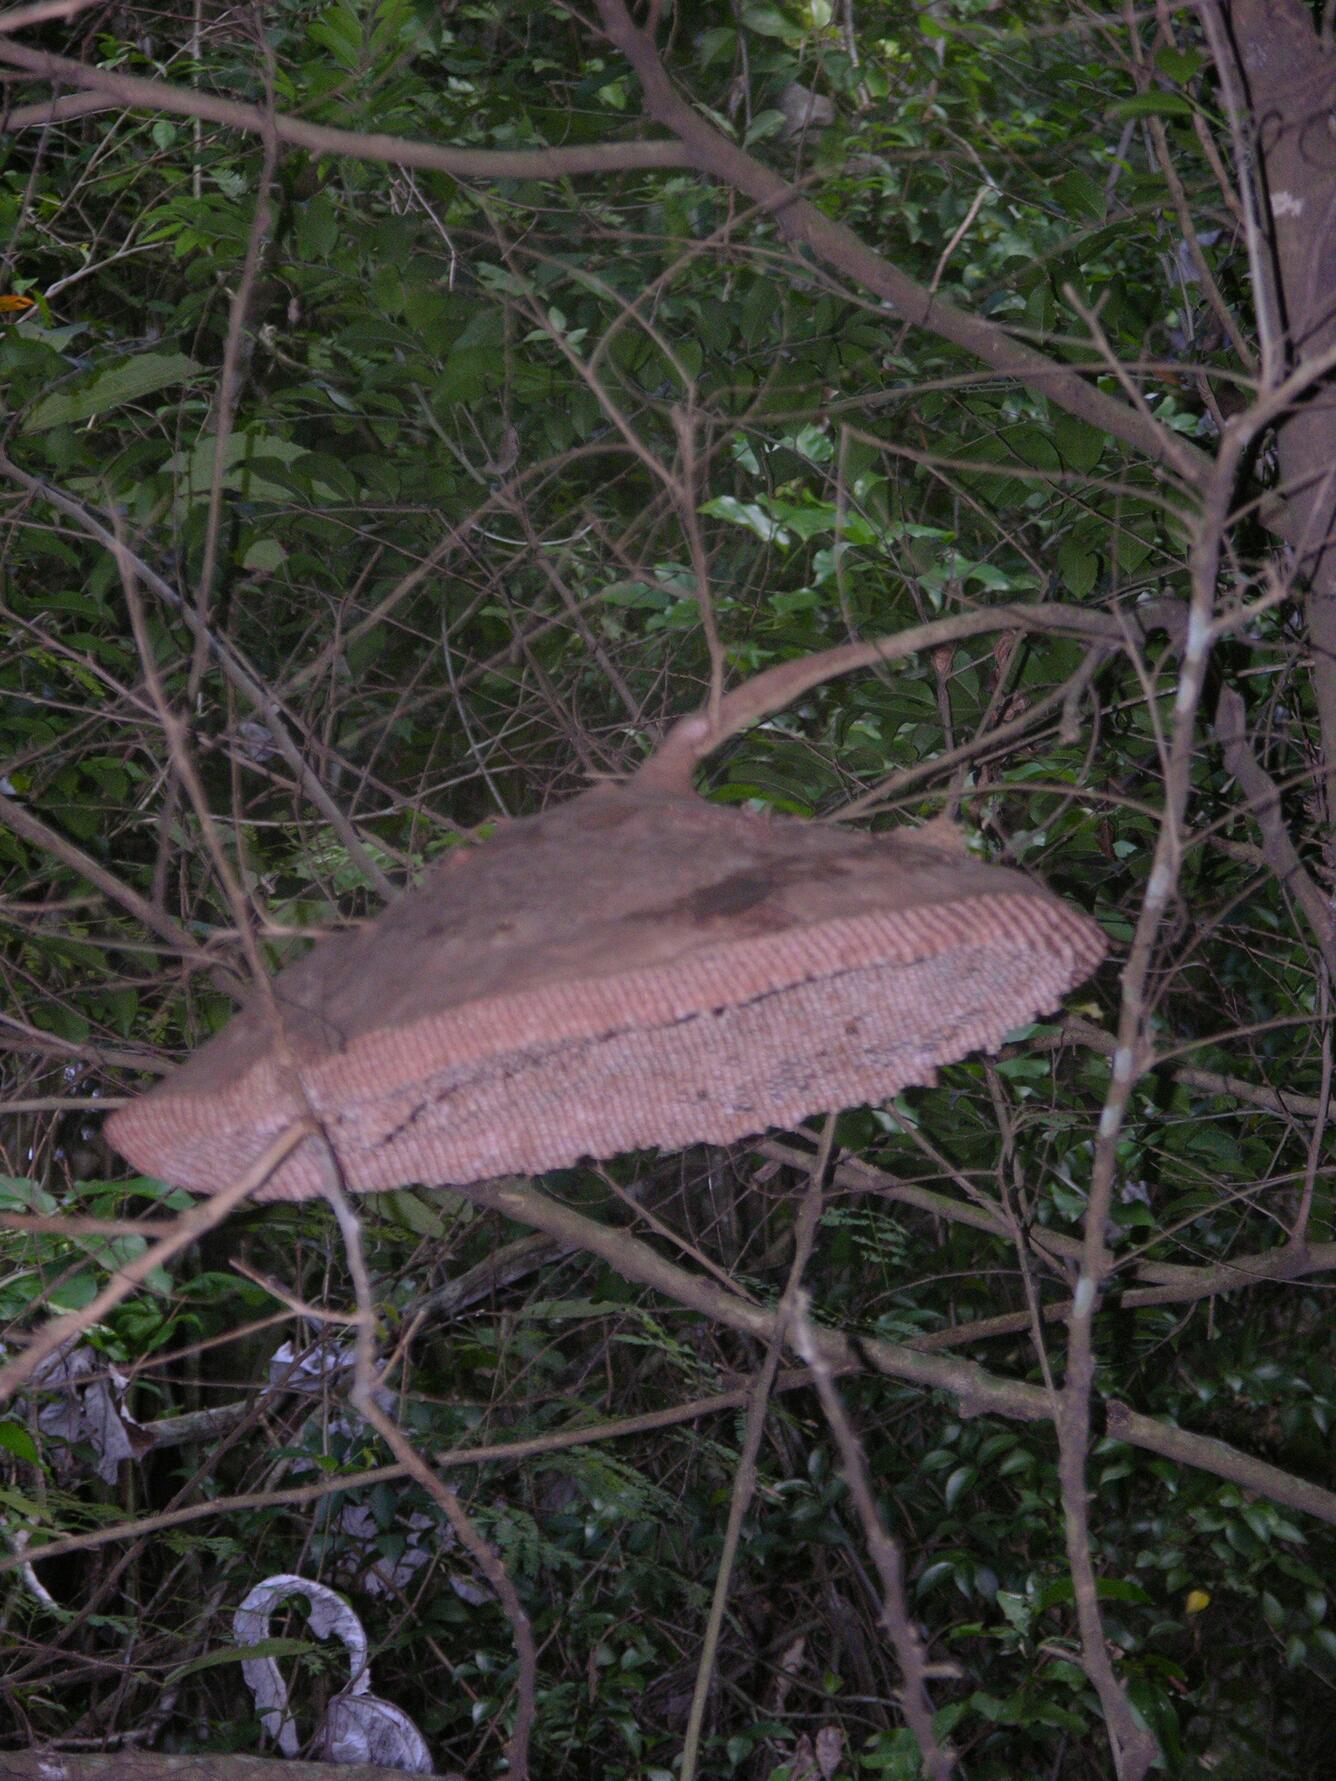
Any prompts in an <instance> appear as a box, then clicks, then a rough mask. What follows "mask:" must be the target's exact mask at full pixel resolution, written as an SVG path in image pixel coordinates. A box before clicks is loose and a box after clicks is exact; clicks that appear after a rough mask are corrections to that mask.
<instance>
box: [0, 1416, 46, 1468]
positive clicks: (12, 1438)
mask: <svg viewBox="0 0 1336 1781" xmlns="http://www.w3.org/2000/svg"><path fill="white" fill-rule="evenodd" d="M0 1447H3V1448H4V1449H5V1450H6V1452H8V1453H12V1454H13V1455H14V1457H15V1458H16V1459H25V1460H27V1461H28V1463H29V1464H30V1465H34V1466H35V1465H36V1464H37V1463H38V1461H39V1459H40V1458H41V1455H40V1454H39V1453H38V1451H37V1443H36V1442H35V1441H34V1440H33V1438H32V1436H31V1435H30V1434H29V1433H28V1431H27V1429H26V1428H24V1426H23V1424H22V1423H21V1422H0Z"/></svg>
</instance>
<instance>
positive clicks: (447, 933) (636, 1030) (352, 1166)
mask: <svg viewBox="0 0 1336 1781" xmlns="http://www.w3.org/2000/svg"><path fill="white" fill-rule="evenodd" d="M1104 950H1105V942H1104V938H1103V935H1102V933H1101V931H1100V929H1099V928H1098V927H1097V926H1096V924H1095V923H1094V922H1093V921H1091V920H1090V919H1089V917H1087V916H1085V915H1084V914H1081V913H1080V912H1079V911H1077V910H1075V909H1072V908H1070V907H1069V906H1068V905H1066V904H1064V903H1063V902H1061V901H1060V900H1059V899H1058V898H1056V897H1054V896H1053V895H1052V894H1051V893H1050V892H1049V891H1047V890H1046V889H1044V887H1043V886H1041V885H1038V884H1035V883H1034V882H1032V881H1031V880H1030V879H1028V878H1026V877H1025V876H1023V875H1022V874H1021V873H1018V872H1013V871H1008V870H1005V869H1002V868H998V867H994V866H988V865H984V864H981V863H979V862H977V861H974V860H972V859H969V858H964V857H959V856H957V855H956V854H954V853H951V852H948V851H943V850H941V849H939V848H937V847H934V846H929V845H926V844H924V843H923V842H919V841H914V840H912V839H906V838H905V835H904V832H903V831H901V832H899V833H893V834H888V835H868V834H863V833H858V832H854V831H846V830H841V829H837V828H833V827H830V826H827V825H824V824H815V823H801V822H794V821H790V820H785V819H771V818H766V817H762V816H756V815H752V814H750V813H748V812H745V811H739V810H735V809H726V808H723V807H721V806H718V805H713V804H709V803H707V802H705V801H704V800H703V799H701V798H698V797H696V796H694V795H690V796H682V795H677V794H669V793H661V792H653V791H647V790H645V789H644V788H641V787H637V786H636V785H635V784H634V782H632V783H631V784H629V785H626V786H620V787H618V786H607V787H600V788H598V789H596V790H594V791H592V792H588V793H586V794H585V795H584V796H583V797H580V798H577V799H575V800H573V801H572V802H571V803H569V804H565V805H562V806H559V807H557V808H555V809H553V810H551V811H549V812H547V813H546V814H544V815H542V816H538V817H532V818H528V819H526V820H523V821H519V822H513V823H508V824H506V825H505V826H504V827H503V828H502V829H501V830H500V831H499V832H498V833H497V834H495V835H494V836H493V837H492V838H491V839H490V840H488V841H486V842H483V843H482V844H480V845H477V846H464V847H460V848H457V849H454V850H452V852H451V853H450V854H448V855H447V856H446V858H445V859H444V860H443V861H441V862H440V863H439V864H438V865H436V866H435V867H434V868H433V869H432V870H431V872H430V873H429V874H428V875H427V877H426V878H425V879H424V880H423V882H422V883H421V884H420V885H419V886H418V888H417V889H415V890H412V891H410V892H408V893H407V894H406V895H404V896H403V897H401V898H400V899H399V900H398V901H397V902H395V903H394V904H392V905H391V906H390V907H389V908H388V909H387V910H386V911H385V912H384V914H382V915H381V916H380V917H379V918H378V919H377V920H375V921H374V922H370V923H368V924H367V925H366V926H364V927H362V928H360V929H357V930H354V931H349V932H345V933H342V934H339V935H336V936H335V937H333V938H331V939H328V940H325V941H321V942H318V943H317V944H316V945H315V946H314V948H313V949H312V950H311V952H310V953H309V954H308V955H307V956H306V957H305V958H303V959H302V960H301V961H300V962H299V963H297V964H296V965H293V966H291V967H289V968H288V969H287V970H285V971H283V972H281V973H280V974H279V975H278V976H277V977H276V978H275V980H274V982H273V985H272V998H271V997H270V996H268V995H263V996H260V997H257V999H256V1000H255V1001H254V1003H253V1004H252V1005H251V1006H250V1007H249V1008H248V1009H246V1010H245V1011H243V1012H242V1013H240V1014H239V1015H237V1016H236V1018H235V1019H234V1020H233V1021H232V1023H231V1024H230V1026H228V1027H227V1028H226V1029H225V1030H224V1031H223V1032H222V1033H220V1034H219V1035H218V1036H217V1037H216V1038H215V1039H213V1040H211V1041H210V1042H209V1043H208V1044H206V1045H205V1046H204V1047H203V1048H202V1049H201V1050H200V1051H199V1052H197V1053H196V1055H195V1056H194V1057H193V1058H191V1059H190V1060H189V1062H188V1063H186V1064H185V1065H184V1066H182V1067H181V1068H180V1069H178V1070H177V1071H175V1072H174V1073H173V1074H172V1075H171V1076H169V1077H168V1078H166V1079H165V1080H164V1081H163V1082H162V1083H161V1084H159V1086H158V1087H157V1088H155V1089H154V1090H153V1091H152V1092H151V1093H150V1094H148V1095H146V1096H145V1097H143V1098H142V1099H141V1100H139V1101H136V1102H134V1103H132V1104H131V1105H130V1106H128V1107H126V1108H124V1109H122V1110H121V1111H120V1112H119V1113H117V1114H115V1115H114V1116H113V1118H112V1120H111V1122H110V1125H109V1128H108V1135H109V1136H110V1138H111V1140H112V1142H113V1143H114V1144H115V1145H116V1146H117V1148H118V1149H119V1150H121V1151H122V1152H123V1153H124V1154H125V1155H126V1156H127V1157H128V1158H129V1159H130V1160H131V1161H132V1162H133V1163H134V1164H135V1165H136V1167H138V1168H140V1169H142V1170H144V1171H145V1172H146V1173H150V1174H153V1175H156V1176H159V1177H161V1178H162V1179H164V1180H167V1181H171V1182H173V1183H175V1184H177V1185H179V1186H182V1187H187V1188H191V1189H193V1190H195V1191H197V1192H203V1193H208V1192H214V1191H216V1190H218V1189H219V1188H222V1187H226V1186H228V1185H229V1184H230V1183H231V1182H233V1181H234V1180H238V1179H239V1178H240V1177H241V1176H242V1175H243V1174H244V1173H245V1172H246V1171H247V1170H249V1169H250V1168H252V1167H253V1166H254V1165H255V1164H256V1162H257V1161H258V1159H259V1158H260V1157H262V1156H263V1154H264V1151H265V1150H266V1148H267V1147H268V1146H269V1145H270V1144H271V1143H272V1141H273V1140H274V1139H275V1138H276V1137H277V1136H278V1135H279V1134H280V1133H281V1132H282V1131H283V1130H284V1129H285V1127H287V1126H289V1125H290V1124H291V1123H292V1122H293V1121H294V1120H296V1119H299V1118H301V1117H302V1116H303V1115H306V1114H313V1115H314V1116H315V1118H316V1119H317V1120H318V1122H319V1124H320V1125H321V1127H323V1131H324V1135H325V1136H324V1139H322V1138H320V1137H317V1136H314V1135H312V1136H308V1137H306V1138H304V1139H303V1140H302V1142H301V1144H300V1145H299V1146H298V1147H297V1149H296V1150H295V1151H293V1152H292V1153H291V1154H290V1155H289V1156H288V1157H287V1159H286V1160H285V1161H284V1162H283V1163H282V1164H281V1165H280V1166H279V1167H278V1168H277V1169H276V1170H275V1171H274V1172H273V1173H272V1174H271V1175H270V1177H269V1178H268V1179H267V1180H266V1181H265V1182H264V1184H263V1185H262V1186H261V1187H260V1188H259V1190H258V1193H257V1197H259V1198H274V1199H300V1198H304V1197H306V1196H308V1195H311V1194H314V1193H317V1192H319V1191H320V1188H321V1185H322V1183H323V1182H325V1181H327V1180H328V1179H329V1177H330V1163H329V1157H328V1151H327V1150H325V1148H324V1146H325V1141H326V1140H327V1141H328V1144H329V1145H330V1146H332V1149H333V1152H334V1155H335V1157H336V1158H337V1163H338V1172H339V1174H341V1176H342V1179H343V1181H344V1183H345V1184H346V1185H347V1186H349V1187H352V1188H355V1189H381V1188H392V1187H399V1186H402V1185H404V1184H406V1183H409V1182H419V1181H420V1182H426V1183H455V1184H460V1185H463V1184H467V1183H468V1182H470V1181H479V1180H485V1179H488V1178H490V1177H493V1176H497V1175H504V1174H513V1173H539V1172H541V1171H544V1170H547V1169H552V1168H560V1167H564V1166H568V1165H570V1164H573V1163H575V1162H577V1161H579V1160H580V1159H581V1158H585V1157H596V1158H597V1157H609V1156H614V1155H617V1154H619V1153H621V1152H623V1151H627V1150H634V1149H640V1148H643V1147H646V1146H651V1145H653V1146H659V1147H662V1148H665V1149H680V1148H682V1147H683V1146H685V1145H688V1144H692V1143H697V1142H711V1143H726V1142H728V1141H730V1140H733V1139H737V1138H742V1137H746V1136H748V1135H750V1134H753V1133H756V1132H759V1131H761V1130H763V1129H764V1128H766V1127H768V1126H780V1127H783V1126H791V1125H793V1124H795V1123H796V1122H798V1121H799V1120H802V1119H804V1118H806V1117H808V1116H809V1115H812V1114H816V1113H820V1112H822V1111H824V1110H826V1109H829V1108H840V1107H848V1106H854V1105H858V1104H861V1103H863V1102H866V1101H880V1100H885V1099H886V1098H888V1097H890V1096H892V1095H895V1094H896V1093H898V1092H899V1091H900V1090H901V1089H902V1088H905V1087H907V1086H909V1085H911V1084H924V1083H931V1082H932V1081H934V1080H935V1075H936V1071H937V1069H938V1068H939V1066H941V1065H942V1064H946V1063H950V1062H953V1061H955V1060H957V1059H959V1058H961V1057H964V1056H965V1055H966V1054H967V1053H969V1052H972V1051H980V1050H982V1051H989V1050H994V1049H996V1047H997V1046H998V1045H999V1044H1000V1043H1001V1041H1002V1039H1003V1038H1004V1036H1005V1035H1006V1034H1007V1033H1008V1032H1009V1031H1011V1030H1012V1029H1013V1028H1015V1027H1017V1026H1020V1025H1022V1024H1023V1023H1025V1022H1026V1021H1029V1020H1031V1019H1033V1018H1034V1017H1035V1016H1036V1015H1038V1014H1041V1013H1044V1012H1046V1011H1047V1010H1049V1009H1051V1008H1052V1007H1054V1006H1055V1005H1056V1003H1057V1002H1058V1001H1059V999H1060V998H1061V997H1062V996H1063V995H1064V994H1065V993H1066V992H1067V991H1068V990H1069V989H1071V988H1072V987H1073V986H1074V985H1075V984H1076V983H1079V982H1080V981H1081V980H1082V979H1083V978H1085V977H1086V976H1088V975H1089V973H1090V972H1091V971H1092V970H1093V969H1094V968H1095V966H1096V965H1097V964H1098V963H1099V961H1100V959H1101V958H1102V956H1103V954H1104ZM276 1016H277V1018H276ZM280 1022H281V1026H282V1035H281V1037H280V1035H279V1032H278V1026H279V1023H280Z"/></svg>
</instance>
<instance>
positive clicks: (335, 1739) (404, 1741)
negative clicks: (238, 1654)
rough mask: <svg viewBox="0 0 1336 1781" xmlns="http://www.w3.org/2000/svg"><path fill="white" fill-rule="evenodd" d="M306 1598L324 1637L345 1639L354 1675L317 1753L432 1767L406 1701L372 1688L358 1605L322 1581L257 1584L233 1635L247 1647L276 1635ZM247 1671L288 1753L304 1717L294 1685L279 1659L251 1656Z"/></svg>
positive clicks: (281, 1579)
mask: <svg viewBox="0 0 1336 1781" xmlns="http://www.w3.org/2000/svg"><path fill="white" fill-rule="evenodd" d="M294 1595H299V1596H304V1597H305V1598H306V1600H307V1601H308V1602H309V1603H310V1604H311V1615H310V1621H309V1625H310V1628H311V1631H312V1633H313V1634H314V1635H315V1636H316V1638H318V1639H328V1638H336V1639H341V1640H342V1641H343V1644H344V1647H345V1649H346V1650H347V1653H348V1662H349V1667H350V1672H351V1673H350V1675H349V1679H348V1684H347V1686H346V1687H345V1688H344V1689H342V1690H341V1691H340V1692H339V1693H338V1694H337V1695H335V1697H334V1699H333V1700H332V1701H331V1702H330V1703H329V1708H328V1710H327V1712H326V1714H325V1717H324V1719H323V1720H322V1722H321V1724H320V1727H319V1729H318V1730H317V1732H316V1735H315V1739H314V1741H313V1745H312V1749H311V1755H312V1756H313V1757H315V1758H317V1759H319V1760H321V1761H324V1762H333V1763H355V1762H375V1763H381V1764H382V1765H383V1766H385V1767H387V1768H393V1769H402V1770H403V1771H404V1772H405V1773H406V1774H409V1775H430V1774H431V1773H432V1761H431V1753H430V1751H429V1750H428V1749H427V1746H426V1743H425V1742H424V1740H423V1737H422V1733H421V1732H420V1731H419V1730H418V1729H417V1727H416V1726H415V1725H414V1724H413V1721H412V1720H411V1719H410V1718H409V1717H408V1715H407V1714H406V1713H405V1712H403V1710H402V1709H401V1708H399V1707H395V1706H392V1705H391V1703H390V1702H389V1701H382V1700H380V1699H378V1698H377V1696H375V1695H374V1694H372V1693H371V1672H370V1669H369V1668H368V1664H367V1642H366V1632H365V1629H364V1628H363V1626H362V1622H361V1620H360V1619H359V1618H358V1615H357V1613H356V1611H355V1610H354V1609H353V1608H352V1607H351V1605H350V1604H349V1603H348V1602H346V1601H344V1599H343V1597H342V1596H341V1595H337V1594H336V1593H335V1592H334V1591H333V1590H332V1589H327V1588H326V1586H325V1585H324V1584H323V1583H313V1582H311V1581H310V1580H309V1579H308V1578H306V1577H298V1576H295V1575H293V1574H292V1573H290V1572H279V1573H278V1574H277V1575H275V1576H273V1577H266V1578H265V1580H264V1581H263V1583H257V1584H256V1585H255V1587H254V1589H252V1590H251V1592H250V1594H249V1595H248V1596H247V1597H246V1599H245V1601H244V1602H242V1604H241V1606H240V1607H239V1608H238V1609H237V1611H236V1613H235V1614H234V1615H233V1617H232V1633H233V1636H234V1637H235V1639H236V1641H237V1645H238V1646H239V1647H240V1648H241V1649H242V1650H244V1649H245V1648H246V1647H247V1646H249V1645H258V1644H260V1643H261V1642H262V1641H263V1640H264V1639H267V1638H268V1637H269V1622H270V1620H271V1619H272V1617H273V1614H274V1611H275V1609H276V1608H277V1607H278V1606H279V1604H280V1603H282V1602H285V1601H287V1600H288V1599H289V1597H291V1596H294ZM241 1672H242V1675H243V1676H245V1678H246V1683H247V1686H248V1687H249V1689H250V1691H251V1693H252V1694H253V1695H254V1696H255V1705H256V1707H257V1709H258V1710H259V1715H260V1723H261V1725H262V1726H263V1727H264V1729H265V1731H266V1733H267V1734H268V1735H269V1737H271V1738H272V1739H273V1740H274V1742H275V1743H276V1744H277V1745H278V1747H279V1749H280V1750H281V1751H282V1752H283V1754H284V1756H296V1755H297V1754H298V1752H299V1750H300V1748H301V1738H300V1735H299V1733H298V1731H297V1722H296V1720H295V1718H294V1717H293V1714H292V1709H291V1707H290V1705H289V1702H288V1690H287V1684H286V1683H285V1682H284V1680H283V1676H282V1673H281V1672H280V1670H279V1667H278V1665H277V1664H276V1663H275V1661H274V1659H273V1658H272V1657H252V1658H247V1659H245V1660H244V1661H243V1662H242V1665H241Z"/></svg>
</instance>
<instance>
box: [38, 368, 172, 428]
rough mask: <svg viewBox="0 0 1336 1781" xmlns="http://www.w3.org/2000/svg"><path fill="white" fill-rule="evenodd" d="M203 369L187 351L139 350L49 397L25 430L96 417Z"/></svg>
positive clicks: (149, 394) (62, 424)
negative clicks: (188, 355)
mask: <svg viewBox="0 0 1336 1781" xmlns="http://www.w3.org/2000/svg"><path fill="white" fill-rule="evenodd" d="M200 370H201V367H200V366H199V365H197V364H196V363H195V361H194V359H190V358H187V357H186V355H185V354H184V353H159V352H146V353H136V354H134V355H132V356H131V357H129V358H125V359H121V360H119V361H118V362H117V363H116V364H114V365H108V366H107V367H106V368H105V369H103V370H101V371H99V372H97V374H96V375H95V376H93V377H91V378H85V379H82V380H80V382H78V383H77V384H75V385H72V386H71V387H70V388H68V389H62V390H57V391H55V392H54V393H53V394H52V395H50V396H47V397H45V398H44V399H43V400H42V401H40V402H39V403H38V404H37V405H36V407H35V408H33V409H32V410H30V412H29V414H28V417H27V419H26V421H25V422H24V423H23V431H24V432H25V433H42V432H45V431H46V430H47V429H48V428H49V427H61V426H67V425H69V424H70V423H72V422H75V421H86V420H92V419H93V418H94V416H95V415H99V414H106V413H108V412H109V411H110V410H111V409H113V408H120V407H122V406H123V405H124V404H125V403H127V402H137V401H140V400H141V399H142V398H143V397H145V396H151V395H152V394H153V393H154V391H156V390H162V389H166V388H167V387H168V386H169V385H171V384H174V383H185V382H187V381H188V380H189V379H190V378H192V377H196V376H198V375H199V372H200Z"/></svg>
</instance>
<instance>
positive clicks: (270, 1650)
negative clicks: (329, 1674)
mask: <svg viewBox="0 0 1336 1781" xmlns="http://www.w3.org/2000/svg"><path fill="white" fill-rule="evenodd" d="M320 1652H321V1647H320V1646H319V1645H317V1644H315V1643H313V1642H312V1641H311V1640H310V1639H261V1640H260V1641H259V1642H258V1643H257V1644H255V1645H230V1646H229V1647H228V1648H227V1650H226V1651H206V1652H205V1653H204V1655H203V1657H192V1658H191V1659H190V1662H189V1663H183V1664H180V1665H179V1666H178V1667H177V1668H176V1669H174V1670H172V1671H171V1672H170V1674H168V1675H167V1676H166V1677H165V1678H164V1679H163V1687H164V1688H170V1687H171V1686H172V1684H173V1683H175V1682H179V1681H180V1680H181V1679H182V1677H184V1676H194V1675H196V1674H197V1673H198V1672H199V1671H200V1670H216V1669H217V1668H218V1667H219V1666H220V1665H221V1664H239V1663H250V1662H251V1661H252V1660H253V1659H255V1658H260V1657H314V1656H316V1655H318V1654H320Z"/></svg>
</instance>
